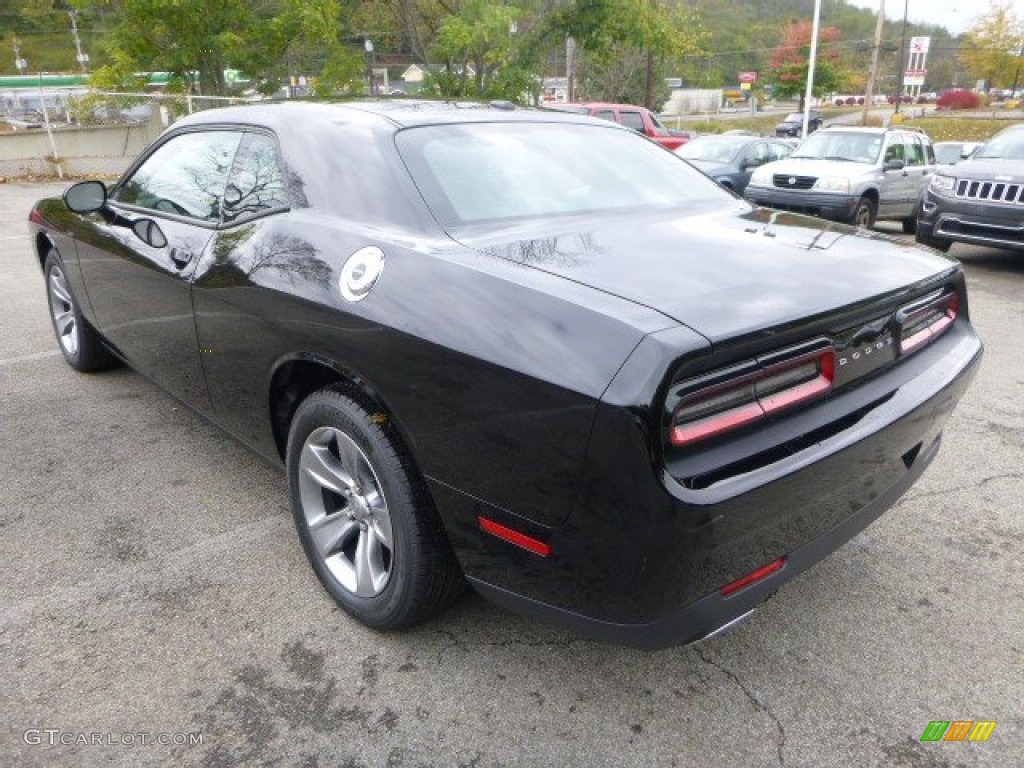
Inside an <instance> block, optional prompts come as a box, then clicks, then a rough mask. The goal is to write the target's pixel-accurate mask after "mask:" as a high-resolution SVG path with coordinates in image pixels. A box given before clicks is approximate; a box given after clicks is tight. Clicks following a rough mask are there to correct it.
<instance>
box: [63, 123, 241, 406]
mask: <svg viewBox="0 0 1024 768" xmlns="http://www.w3.org/2000/svg"><path fill="white" fill-rule="evenodd" d="M241 135H242V134H241V132H240V131H237V130H202V131H195V130H193V131H188V132H184V133H180V134H177V135H172V136H171V137H169V138H167V139H165V140H164V141H163V142H161V143H160V144H159V145H158V146H156V147H155V148H154V149H153V150H151V151H150V153H149V154H147V155H146V156H145V157H144V158H143V160H142V161H141V162H140V163H139V164H138V165H137V166H136V167H135V168H134V170H132V171H131V172H130V173H129V174H128V175H126V176H125V177H124V178H123V179H122V180H121V181H120V182H119V183H118V185H117V186H116V187H115V188H114V189H113V190H112V191H111V195H110V199H109V201H108V206H107V209H106V210H104V211H103V212H101V213H99V214H95V215H94V216H95V222H94V227H93V231H92V234H91V236H90V238H89V242H84V241H83V242H80V243H79V244H78V252H79V260H80V264H81V268H82V275H83V281H84V284H85V286H86V291H87V293H88V297H89V300H90V302H91V304H92V307H93V311H94V313H95V317H96V320H97V324H98V325H99V328H100V331H101V332H102V333H103V335H104V336H105V337H106V338H107V339H108V340H109V341H110V342H111V343H112V344H113V345H114V346H115V347H116V348H117V349H118V350H119V351H120V353H121V354H122V355H124V356H125V358H127V360H128V361H129V362H130V363H131V364H132V366H133V367H135V368H137V369H138V370H139V371H141V372H142V373H144V374H146V375H147V376H150V377H151V378H153V379H154V380H156V381H157V382H158V383H159V384H161V386H163V387H165V388H166V389H167V390H168V391H170V392H171V393H172V394H174V395H176V396H177V397H180V398H181V399H182V400H184V401H185V402H187V403H189V404H190V405H192V406H193V407H195V408H197V409H199V410H207V409H208V408H209V396H208V394H207V391H206V384H205V381H204V377H203V372H202V366H201V364H200V359H199V349H198V342H197V338H196V329H195V319H194V316H193V307H192V295H191V278H192V274H193V272H194V271H195V268H196V264H197V263H198V261H199V259H200V257H201V255H202V254H203V252H204V251H205V249H206V248H207V245H208V244H209V243H210V241H211V239H212V236H213V233H214V231H215V229H216V227H217V225H218V224H219V222H220V215H221V207H222V199H223V194H224V188H225V184H226V180H227V175H228V171H229V169H230V167H231V162H232V160H233V158H234V154H235V150H236V148H237V146H238V143H239V141H240V139H241ZM140 219H148V220H151V221H153V222H155V223H156V225H157V226H158V227H159V231H160V232H161V233H162V236H163V237H162V240H163V242H161V241H160V239H157V240H155V241H151V243H147V242H145V241H143V240H142V239H141V238H140V237H139V235H138V234H136V232H135V231H134V230H133V229H132V225H133V224H134V223H136V222H137V221H139V220H140Z"/></svg>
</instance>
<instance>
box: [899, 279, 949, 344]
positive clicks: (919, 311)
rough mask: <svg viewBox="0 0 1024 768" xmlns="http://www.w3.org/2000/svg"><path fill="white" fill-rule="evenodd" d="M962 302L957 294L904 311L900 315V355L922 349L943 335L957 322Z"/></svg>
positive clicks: (931, 300)
mask: <svg viewBox="0 0 1024 768" xmlns="http://www.w3.org/2000/svg"><path fill="white" fill-rule="evenodd" d="M959 306H960V300H959V299H958V298H957V295H956V294H955V293H948V294H945V295H944V296H940V297H939V298H937V299H929V300H927V301H926V302H925V303H923V305H921V304H918V305H915V306H913V307H909V308H906V309H903V310H901V311H900V313H899V317H898V319H899V324H900V354H901V355H905V354H907V353H908V352H912V351H913V350H915V349H917V348H918V347H920V346H921V345H922V344H925V343H926V342H928V341H929V340H931V339H934V338H935V337H936V336H939V335H940V334H942V333H943V332H944V331H945V330H946V329H947V328H949V327H950V326H951V325H952V324H953V321H955V320H956V312H957V309H958V308H959Z"/></svg>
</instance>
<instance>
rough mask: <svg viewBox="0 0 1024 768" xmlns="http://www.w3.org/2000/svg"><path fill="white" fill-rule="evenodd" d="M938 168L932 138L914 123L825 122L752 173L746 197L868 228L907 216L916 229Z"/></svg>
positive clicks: (911, 227) (907, 226) (905, 227)
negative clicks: (861, 124) (922, 199)
mask: <svg viewBox="0 0 1024 768" xmlns="http://www.w3.org/2000/svg"><path fill="white" fill-rule="evenodd" d="M934 169H935V153H934V150H933V149H932V144H931V141H929V139H928V137H927V136H926V135H925V134H924V133H923V132H920V131H917V130H915V129H906V128H901V129H894V128H890V129H884V128H849V127H841V128H839V127H830V128H824V129H822V130H820V131H818V132H817V133H815V134H814V135H813V136H811V137H810V138H808V139H807V140H806V141H804V143H803V144H801V145H800V146H799V147H798V148H797V149H796V150H795V151H794V152H793V154H791V155H790V156H789V157H788V158H786V159H785V160H781V161H779V162H777V163H769V164H768V165H763V166H761V167H760V168H758V169H757V170H756V171H754V174H753V175H752V176H751V179H750V184H749V185H748V186H747V190H746V196H747V199H748V200H751V201H752V202H754V203H756V204H758V205H766V206H769V207H771V208H779V209H782V210H787V211H798V212H800V213H809V214H811V215H814V216H821V217H823V218H826V219H834V220H835V221H846V222H849V223H851V224H856V225H857V226H858V227H864V228H869V227H871V226H873V225H874V223H875V222H876V221H878V220H882V219H891V220H897V221H902V222H903V231H904V232H908V233H912V232H913V231H914V225H915V224H916V220H917V219H916V217H917V200H918V197H919V196H920V194H921V190H922V189H923V188H924V186H925V185H926V184H927V183H928V176H929V174H930V173H931V172H932V171H933V170H934Z"/></svg>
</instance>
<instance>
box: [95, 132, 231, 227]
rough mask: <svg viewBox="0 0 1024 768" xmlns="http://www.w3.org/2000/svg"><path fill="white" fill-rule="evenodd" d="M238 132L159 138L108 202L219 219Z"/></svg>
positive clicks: (214, 220) (217, 220)
mask: <svg viewBox="0 0 1024 768" xmlns="http://www.w3.org/2000/svg"><path fill="white" fill-rule="evenodd" d="M241 139H242V134H241V132H239V131H194V132H190V133H183V134H181V135H179V136H175V137H173V138H172V139H170V140H168V141H166V142H164V143H163V144H162V145H160V147H158V148H157V149H156V150H155V151H154V152H153V153H152V154H151V155H150V156H149V157H147V158H146V159H145V160H144V161H143V163H142V165H140V166H139V167H138V168H137V169H136V170H135V172H134V173H133V174H132V175H131V176H130V177H129V178H128V179H127V180H126V181H125V182H124V183H123V184H121V186H120V187H118V189H117V191H116V192H115V193H114V196H113V197H114V200H115V201H117V202H119V203H123V204H125V205H133V206H138V207H139V208H148V209H150V210H154V211H160V212H162V213H170V214H176V215H178V216H187V217H188V218H191V219H198V220H200V221H206V222H212V223H216V222H219V221H220V216H221V207H222V205H223V198H224V188H225V186H226V185H227V178H228V172H229V171H230V169H231V163H232V161H233V160H234V157H235V151H236V150H237V149H238V144H239V142H240V141H241Z"/></svg>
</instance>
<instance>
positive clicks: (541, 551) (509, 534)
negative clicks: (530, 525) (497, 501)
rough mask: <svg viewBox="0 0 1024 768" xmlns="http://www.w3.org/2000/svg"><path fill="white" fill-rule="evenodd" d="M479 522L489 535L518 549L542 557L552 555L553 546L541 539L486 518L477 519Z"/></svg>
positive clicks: (479, 517)
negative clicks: (520, 548)
mask: <svg viewBox="0 0 1024 768" xmlns="http://www.w3.org/2000/svg"><path fill="white" fill-rule="evenodd" d="M477 522H479V523H480V527H481V528H482V529H483V530H485V531H487V533H489V534H491V535H493V536H497V537H498V538H499V539H503V540H504V541H507V542H509V543H510V544H515V545H516V546H517V547H522V548H523V549H525V550H528V551H530V552H533V554H535V555H540V556H541V557H547V556H548V555H550V554H551V545H550V544H547V543H546V542H543V541H541V540H540V539H535V538H533V537H532V536H527V535H526V534H525V533H520V532H519V531H515V530H512V529H511V528H508V527H506V526H504V525H502V524H501V523H496V522H494V521H493V520H488V519H487V518H486V517H481V516H478V517H477Z"/></svg>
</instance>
